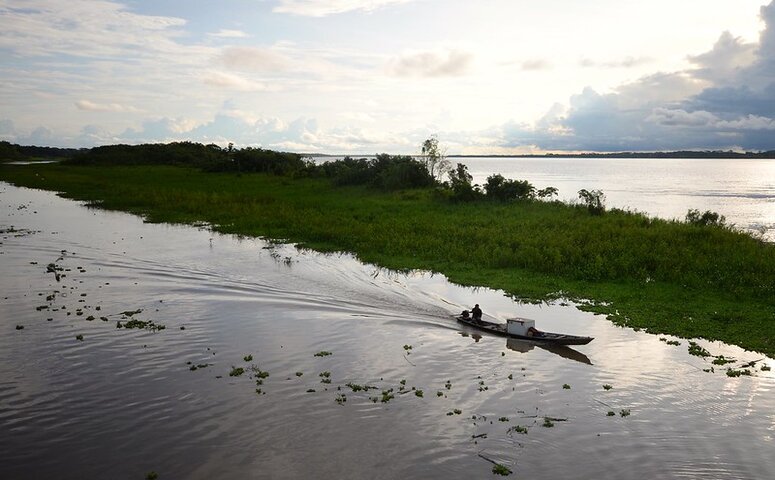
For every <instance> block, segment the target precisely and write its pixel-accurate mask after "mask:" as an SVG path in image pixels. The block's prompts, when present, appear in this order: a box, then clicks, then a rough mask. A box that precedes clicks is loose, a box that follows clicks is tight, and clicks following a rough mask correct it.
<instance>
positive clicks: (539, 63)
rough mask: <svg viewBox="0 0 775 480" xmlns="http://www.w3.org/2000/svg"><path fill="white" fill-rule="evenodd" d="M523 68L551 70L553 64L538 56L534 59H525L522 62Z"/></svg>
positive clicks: (526, 69) (527, 69)
mask: <svg viewBox="0 0 775 480" xmlns="http://www.w3.org/2000/svg"><path fill="white" fill-rule="evenodd" d="M521 67H522V70H525V71H528V72H529V71H536V70H549V69H551V68H552V64H551V63H549V62H548V61H546V60H543V59H540V58H536V59H532V60H525V61H524V62H522V64H521Z"/></svg>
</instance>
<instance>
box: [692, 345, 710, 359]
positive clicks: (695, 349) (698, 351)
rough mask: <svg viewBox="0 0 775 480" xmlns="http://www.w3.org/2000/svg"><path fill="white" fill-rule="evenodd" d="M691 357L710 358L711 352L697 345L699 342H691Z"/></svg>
mask: <svg viewBox="0 0 775 480" xmlns="http://www.w3.org/2000/svg"><path fill="white" fill-rule="evenodd" d="M689 355H694V356H696V357H703V358H705V357H710V352H708V351H707V350H705V349H704V348H703V347H702V346H700V345H699V344H697V342H691V341H690V342H689Z"/></svg>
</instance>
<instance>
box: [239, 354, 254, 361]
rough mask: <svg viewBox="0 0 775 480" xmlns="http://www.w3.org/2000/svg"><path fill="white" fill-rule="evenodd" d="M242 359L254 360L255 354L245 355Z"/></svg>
mask: <svg viewBox="0 0 775 480" xmlns="http://www.w3.org/2000/svg"><path fill="white" fill-rule="evenodd" d="M242 359H243V360H245V361H246V362H250V361H253V355H245V356H244V357H242Z"/></svg>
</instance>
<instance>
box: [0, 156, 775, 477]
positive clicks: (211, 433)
mask: <svg viewBox="0 0 775 480" xmlns="http://www.w3.org/2000/svg"><path fill="white" fill-rule="evenodd" d="M471 170H472V171H473V172H474V173H476V172H477V170H476V169H474V168H472V169H471ZM505 173H506V172H504V174H505ZM523 176H524V177H526V178H530V177H531V175H529V174H528V173H525V175H523ZM531 181H532V182H533V183H534V184H535V185H536V186H539V187H541V186H544V181H543V179H541V178H531ZM547 183H548V184H551V185H555V186H560V187H562V186H563V185H564V184H563V183H562V182H561V181H560V179H559V177H558V178H555V179H554V181H549V182H547ZM584 187H585V188H603V187H605V185H603V184H599V185H594V184H586V185H584ZM572 188H576V187H575V186H574V187H572ZM561 190H564V188H561ZM622 190H624V189H623V188H622ZM613 193H614V192H613V191H611V195H612V198H613ZM768 201H769V200H768ZM0 205H2V210H1V211H0V231H2V233H1V234H0V242H1V243H0V271H1V272H2V275H0V290H2V303H0V305H1V306H0V312H1V314H0V478H8V479H33V478H58V479H70V478H72V479H81V478H111V479H142V478H146V476H147V475H148V474H149V473H150V472H156V473H157V474H158V478H159V479H162V480H163V479H181V478H186V479H209V478H223V479H244V478H257V479H263V478H272V479H284V478H289V479H291V478H320V479H360V478H372V479H381V478H384V479H394V478H402V479H415V478H417V479H421V478H422V479H424V478H439V479H442V478H443V479H449V478H491V477H493V474H492V473H491V470H492V468H493V464H492V463H491V462H497V463H500V464H502V465H504V466H506V467H507V468H509V469H511V470H512V471H513V472H514V474H513V475H512V476H511V477H509V478H542V479H557V478H610V479H630V478H631V479H640V478H643V477H646V478H653V479H672V478H695V479H696V478H707V479H764V478H775V457H774V456H773V455H772V452H773V447H775V395H773V390H775V375H773V374H772V371H771V370H762V367H767V366H769V367H772V366H775V360H773V359H768V358H765V357H763V356H762V355H760V354H757V353H753V352H746V351H743V350H741V349H740V348H737V347H734V346H729V345H725V344H723V343H720V342H707V341H702V340H698V343H699V344H700V345H701V346H703V347H704V348H706V349H707V350H708V351H709V352H710V353H711V354H712V355H724V356H726V357H733V358H734V359H735V360H734V362H733V363H731V364H730V365H731V366H734V367H735V368H738V367H740V366H742V364H744V363H747V362H756V363H755V364H754V366H753V367H751V368H749V369H748V370H749V371H750V372H751V375H750V376H741V377H737V378H730V377H728V376H727V375H726V374H725V370H726V368H727V367H726V366H725V367H722V366H718V365H715V366H714V365H712V363H711V360H712V357H710V358H701V357H697V356H692V355H690V354H689V353H688V349H687V346H688V341H687V340H685V339H675V338H673V337H665V336H657V335H651V334H646V333H643V332H636V331H633V330H632V329H627V328H620V327H615V326H613V325H612V324H611V323H610V322H609V321H607V320H606V319H605V318H604V317H602V316H595V315H593V314H590V313H586V312H582V311H580V310H577V309H576V308H574V306H573V305H572V304H568V303H567V302H564V301H562V300H558V301H556V302H553V303H549V304H540V305H530V304H520V303H518V302H516V301H514V300H513V299H511V298H508V297H507V296H505V295H504V294H503V292H499V291H493V290H489V289H482V288H478V289H476V288H463V287H459V286H456V285H453V284H451V283H449V282H447V281H446V279H445V278H444V277H443V276H441V275H433V274H430V273H427V272H393V271H386V270H383V269H379V268H376V267H374V266H370V265H364V264H362V263H360V262H358V261H357V260H356V259H354V258H352V257H351V256H349V255H324V254H319V253H315V252H311V251H305V250H298V249H296V248H294V247H293V246H290V245H282V244H272V243H270V242H266V241H264V240H261V239H252V238H240V237H235V236H227V235H220V234H215V233H213V232H211V231H209V230H208V229H206V228H196V227H191V226H174V225H156V224H146V223H143V221H142V219H140V218H138V217H135V216H131V215H128V214H124V213H120V212H107V211H102V210H98V209H94V208H89V207H87V206H85V205H83V204H80V203H78V202H73V201H70V200H64V199H61V198H59V197H57V196H56V195H55V194H53V193H51V192H43V191H36V190H30V189H23V188H16V187H13V186H10V185H8V184H5V183H0ZM698 207H701V205H698ZM682 208H683V207H682ZM701 208H702V207H701ZM473 303H479V304H481V305H482V307H483V309H484V310H485V314H486V317H487V318H489V319H491V320H493V319H495V320H499V321H503V320H504V319H505V318H507V317H510V316H521V317H528V318H533V319H536V321H537V323H538V325H539V326H540V327H541V328H543V329H545V330H549V331H559V332H565V333H571V334H580V335H590V336H593V337H595V340H594V341H593V342H591V343H590V344H588V345H585V346H579V347H574V348H573V349H571V348H564V349H544V348H541V347H538V346H536V345H534V344H529V343H524V342H517V341H507V340H506V339H504V338H500V337H493V336H488V335H483V336H481V335H478V334H477V333H476V332H473V331H470V330H468V329H466V328H463V327H461V326H460V325H459V324H457V323H456V321H455V320H454V319H453V317H452V315H453V314H455V313H458V312H459V311H460V310H462V309H463V308H468V307H470V306H472V304H473ZM138 310H140V311H139V312H138ZM131 320H137V322H134V325H137V326H143V324H141V323H140V322H152V323H146V324H145V327H146V328H136V329H128V328H126V327H125V326H126V325H127V322H130V325H132V323H131ZM118 323H121V325H122V326H124V328H117V326H118ZM160 325H163V326H164V327H165V328H164V329H163V330H154V329H152V328H151V327H154V326H157V327H158V326H160ZM668 342H676V343H678V342H680V344H679V345H675V344H671V343H668ZM328 353H330V354H328ZM316 354H317V355H316ZM240 368H241V369H243V370H244V373H242V374H241V375H237V374H238V373H239V369H240ZM711 368H713V370H712V371H711ZM705 370H708V371H705ZM230 373H231V374H234V375H235V376H230ZM328 382H330V383H328ZM348 384H350V386H348ZM358 386H369V387H376V388H374V389H368V390H366V391H364V390H363V389H360V390H358V388H357V387H358ZM390 389H392V391H391V390H390ZM356 390H357V391H356ZM420 391H421V393H418V392H420ZM383 392H385V393H384V394H383ZM391 396H393V398H390V397H391ZM383 399H386V400H388V401H386V402H383V401H382V400H383ZM547 419H548V420H547ZM549 424H551V425H552V426H548V425H549ZM544 425H546V426H544ZM517 427H519V428H517ZM523 432H526V433H523Z"/></svg>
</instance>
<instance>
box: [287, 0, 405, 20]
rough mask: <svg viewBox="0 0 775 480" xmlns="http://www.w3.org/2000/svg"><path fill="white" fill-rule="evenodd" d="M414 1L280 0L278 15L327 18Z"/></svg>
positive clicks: (371, 10)
mask: <svg viewBox="0 0 775 480" xmlns="http://www.w3.org/2000/svg"><path fill="white" fill-rule="evenodd" d="M411 1H414V0H279V2H278V3H279V4H278V5H277V6H276V7H274V9H273V11H274V12H276V13H290V14H293V15H302V16H309V17H325V16H327V15H334V14H337V13H346V12H352V11H358V10H360V11H364V12H373V11H374V10H377V9H379V8H383V7H387V6H389V5H397V4H402V3H409V2H411Z"/></svg>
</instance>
